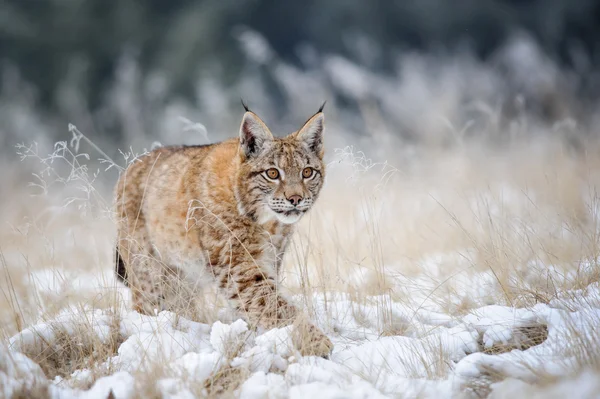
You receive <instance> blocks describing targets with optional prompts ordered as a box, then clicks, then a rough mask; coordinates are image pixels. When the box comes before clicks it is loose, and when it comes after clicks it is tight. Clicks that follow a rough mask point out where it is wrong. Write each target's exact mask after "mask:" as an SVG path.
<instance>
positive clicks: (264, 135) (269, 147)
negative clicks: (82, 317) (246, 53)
mask: <svg viewBox="0 0 600 399" xmlns="http://www.w3.org/2000/svg"><path fill="white" fill-rule="evenodd" d="M322 111H323V107H321V109H319V111H318V112H317V113H316V114H315V115H313V116H312V117H311V118H310V119H309V120H308V121H307V122H306V123H305V124H304V126H303V127H302V128H301V129H300V130H299V131H297V132H294V133H292V134H290V135H289V136H287V137H284V138H276V137H273V135H272V134H271V132H270V131H269V129H268V128H267V126H266V125H265V124H264V123H263V121H262V120H261V119H260V118H259V117H258V116H257V115H256V114H254V113H253V112H251V111H249V110H248V108H247V107H246V113H245V114H244V117H243V119H242V124H241V127H240V137H239V139H231V140H228V141H224V142H222V143H217V144H212V145H206V146H190V147H187V146H183V147H163V148H158V149H156V150H154V151H152V152H150V153H149V154H148V155H146V156H144V157H143V158H141V159H140V160H139V161H137V162H135V163H133V164H131V166H129V168H128V169H127V170H126V171H125V172H124V173H123V174H122V176H121V178H120V179H119V182H118V184H117V189H116V207H117V212H118V217H119V224H118V243H117V274H118V276H119V277H120V278H121V279H122V281H123V282H125V283H127V284H128V285H129V286H130V287H131V290H132V296H133V306H134V308H135V309H136V310H137V311H139V312H143V313H152V312H153V310H154V309H156V308H158V309H164V308H168V307H169V305H170V304H173V303H175V302H176V301H177V300H179V301H181V300H182V298H181V295H182V292H186V291H185V290H181V289H178V290H177V292H174V290H173V289H171V287H175V286H178V287H181V283H182V282H183V283H186V284H188V285H189V286H190V287H192V286H195V285H196V284H198V283H199V282H200V280H203V279H204V280H205V279H209V280H211V279H212V280H213V281H215V282H216V284H217V286H218V287H219V290H220V292H222V293H223V294H224V295H225V296H226V297H227V298H228V299H229V300H230V301H232V302H233V303H234V304H235V306H236V308H237V309H238V310H239V311H241V313H242V314H244V315H245V317H246V318H247V319H248V321H249V322H250V323H252V324H253V325H255V326H262V327H264V328H272V327H276V326H283V325H286V324H291V323H292V322H295V321H296V322H297V320H302V318H299V317H298V316H300V315H299V311H298V310H297V309H296V307H294V305H292V304H291V303H289V302H288V300H287V299H285V298H284V297H283V296H282V295H281V294H280V293H279V292H278V289H277V274H278V271H279V268H280V265H281V260H282V257H283V254H284V252H285V249H286V246H287V244H288V241H289V240H290V237H291V235H292V232H293V226H294V223H296V222H297V221H298V220H299V219H300V218H301V217H302V215H304V214H305V213H306V212H307V211H308V210H309V209H310V208H311V206H312V205H313V204H314V202H315V200H316V199H317V197H318V195H319V191H320V190H321V187H322V185H323V178H324V174H325V164H324V163H323V128H324V117H323V112H322ZM187 292H192V291H191V290H188V291H187ZM176 296H178V297H179V298H175V297H176ZM183 299H184V300H185V298H183ZM297 323H300V324H297V326H298V327H299V326H303V327H304V328H305V331H307V332H308V334H309V335H308V337H309V340H308V341H309V342H308V343H306V344H307V345H305V346H304V347H303V348H299V349H300V350H301V352H303V353H304V354H314V355H321V356H326V355H328V354H329V353H330V351H331V349H332V344H331V341H330V340H329V339H328V338H327V337H326V336H325V335H324V334H323V333H322V332H321V331H320V330H319V329H318V328H316V327H314V326H313V325H312V324H311V323H308V322H306V321H300V322H297Z"/></svg>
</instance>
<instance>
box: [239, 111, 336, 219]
mask: <svg viewBox="0 0 600 399" xmlns="http://www.w3.org/2000/svg"><path fill="white" fill-rule="evenodd" d="M323 122H324V120H323V113H322V112H318V113H317V114H315V115H314V116H313V117H312V118H310V119H309V120H308V121H307V122H306V123H305V124H304V126H303V127H302V128H301V129H300V130H299V131H297V132H294V133H292V134H290V135H289V136H287V137H284V138H275V137H273V135H272V134H271V132H270V131H269V129H268V128H267V127H266V125H265V124H264V123H263V122H262V121H261V120H260V118H258V116H256V115H255V114H253V113H252V112H246V114H245V115H244V119H243V120H242V126H241V128H240V158H241V163H242V165H241V168H240V175H239V177H238V186H237V196H238V201H239V203H238V204H239V206H238V209H239V210H240V213H242V214H244V213H247V214H254V215H255V217H256V218H257V220H259V221H261V222H266V221H268V220H271V219H273V218H276V219H277V220H279V221H280V222H282V223H285V224H292V223H295V222H297V221H298V220H300V218H301V217H302V215H304V214H305V213H306V212H307V211H308V210H309V209H310V208H311V207H312V205H313V204H314V202H315V200H316V199H317V197H318V195H319V192H320V190H321V187H322V186H323V179H324V174H325V164H324V163H323V140H322V135H323V127H324V125H323Z"/></svg>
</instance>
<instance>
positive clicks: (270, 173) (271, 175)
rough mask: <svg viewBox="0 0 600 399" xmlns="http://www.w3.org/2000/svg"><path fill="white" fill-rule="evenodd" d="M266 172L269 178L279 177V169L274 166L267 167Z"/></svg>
mask: <svg viewBox="0 0 600 399" xmlns="http://www.w3.org/2000/svg"><path fill="white" fill-rule="evenodd" d="M266 174H267V177H268V178H269V179H273V180H275V179H278V178H279V171H278V170H277V169H275V168H271V169H268V170H267V172H266Z"/></svg>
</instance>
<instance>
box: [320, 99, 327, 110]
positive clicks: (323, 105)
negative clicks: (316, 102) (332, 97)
mask: <svg viewBox="0 0 600 399" xmlns="http://www.w3.org/2000/svg"><path fill="white" fill-rule="evenodd" d="M325 104H327V100H325V101H323V104H321V108H319V112H323V108H325Z"/></svg>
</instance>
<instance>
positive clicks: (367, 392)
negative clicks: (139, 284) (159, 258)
mask: <svg viewBox="0 0 600 399" xmlns="http://www.w3.org/2000/svg"><path fill="white" fill-rule="evenodd" d="M434 261H435V262H437V264H439V263H440V262H443V259H442V258H439V259H436V260H434ZM434 261H432V262H434ZM584 267H585V265H584ZM434 269H435V267H434ZM440 273H441V270H440ZM475 276H479V277H475V279H476V280H477V281H476V283H473V282H471V284H479V283H480V282H485V281H489V280H488V278H487V277H485V275H484V274H480V275H478V274H475ZM465 284H466V282H465ZM480 289H481V287H479V288H473V289H472V290H471V291H470V292H473V291H474V290H480ZM295 299H296V300H297V302H298V303H301V299H302V298H300V297H298V298H295ZM311 299H312V305H313V306H312V307H313V309H314V320H315V321H316V323H317V324H318V325H319V327H320V328H322V329H323V331H325V332H326V334H328V336H329V337H330V338H331V340H332V342H334V344H335V348H334V351H333V353H332V355H331V356H330V359H322V358H318V357H310V356H307V357H303V356H301V355H300V353H299V352H298V351H297V350H296V348H295V347H294V345H293V341H292V335H293V334H292V333H293V330H292V328H293V327H292V326H287V327H283V328H275V329H272V330H268V331H260V330H259V331H254V330H251V329H250V328H249V326H248V324H247V323H246V322H245V321H243V320H239V319H238V320H232V321H231V322H227V323H226V322H223V321H216V322H214V323H213V324H211V325H209V324H203V323H198V322H194V321H191V320H187V319H185V318H182V317H179V316H178V315H176V314H174V313H172V312H167V311H163V312H160V313H158V314H157V315H155V316H147V315H141V314H138V313H137V312H133V311H127V310H125V308H122V309H110V310H100V309H91V308H83V309H82V308H65V309H64V310H63V311H62V312H60V313H59V314H58V315H57V316H56V317H55V318H54V319H52V320H47V321H43V322H40V323H38V324H35V325H33V326H31V327H28V328H26V329H24V330H23V331H21V332H20V333H18V334H16V335H15V336H13V337H12V338H10V339H9V340H8V342H7V344H6V345H4V346H0V395H1V396H2V397H4V398H10V397H11V396H12V395H13V394H15V392H18V391H19V390H20V389H28V388H31V387H33V386H35V384H39V383H40V382H41V383H44V384H46V386H48V388H49V391H48V392H49V393H50V396H51V397H52V398H60V399H71V398H106V397H108V395H109V393H110V392H112V394H113V395H114V397H115V398H117V399H129V398H133V397H134V396H135V392H136V387H137V386H138V385H137V384H138V382H137V380H136V378H137V376H139V375H140V373H144V372H149V373H152V372H153V370H155V369H156V368H157V367H158V368H159V369H160V370H161V372H160V373H158V374H156V378H155V379H154V380H152V381H150V382H146V383H149V384H154V387H153V388H154V389H155V390H156V392H159V393H160V394H161V395H162V396H163V397H165V398H177V399H187V398H193V397H196V396H197V394H198V392H199V389H200V390H201V389H204V388H203V384H204V382H206V381H208V380H209V379H210V378H211V376H213V375H214V374H215V372H217V371H218V370H220V369H222V368H223V367H230V368H233V369H237V370H242V371H243V375H244V376H245V377H244V380H243V381H242V383H241V384H240V385H239V386H238V387H237V389H236V391H235V395H236V396H237V397H240V398H245V399H258V398H288V397H289V398H305V397H315V398H316V397H318V398H384V397H395V396H397V395H398V394H399V393H401V394H402V395H403V396H406V397H416V396H422V397H436V398H444V397H452V396H454V395H455V394H456V393H457V392H459V391H464V390H465V389H469V388H468V387H469V386H471V385H472V383H473V382H478V381H479V382H482V381H483V382H487V383H488V386H489V390H490V392H491V394H492V397H502V395H511V394H514V393H515V392H520V390H521V391H523V390H530V389H532V386H533V384H535V383H536V381H537V380H538V376H539V375H540V374H544V375H547V376H556V377H560V376H565V375H569V374H570V372H571V371H572V370H573V369H574V368H575V366H576V365H577V364H579V363H577V362H578V358H580V357H581V356H582V353H583V354H584V355H585V353H584V352H585V351H586V350H590V349H593V348H592V347H591V346H590V345H596V344H597V342H600V340H599V338H600V337H599V336H598V335H599V333H597V332H596V331H600V329H599V328H600V288H599V285H598V283H592V284H590V285H589V286H587V287H586V288H584V289H577V290H572V291H566V292H563V293H562V294H560V295H558V296H557V297H556V298H555V299H553V300H552V301H550V302H549V303H547V304H537V305H535V306H533V307H531V308H528V309H525V308H513V307H508V306H499V305H488V306H481V307H478V308H475V309H473V310H471V311H469V312H468V313H467V314H464V315H462V316H450V315H448V314H446V313H444V312H443V311H442V310H441V309H440V308H439V307H436V306H435V304H433V303H430V302H428V301H427V298H425V297H419V296H417V297H416V302H417V303H420V306H418V307H414V308H413V307H412V305H409V304H407V303H403V302H400V301H396V300H393V298H392V297H390V296H385V295H377V296H368V297H364V298H361V300H360V301H359V302H357V301H356V300H353V299H352V298H351V297H350V295H348V294H344V293H325V294H319V295H317V294H315V295H314V297H313V298H311ZM385 323H388V324H389V323H391V324H392V325H394V326H396V327H399V329H398V330H397V331H395V330H393V331H390V332H388V333H387V334H386V336H384V335H382V333H381V332H382V331H383V330H384V326H385ZM82 332H85V334H87V335H85V334H83V333H82ZM115 333H118V334H119V335H120V336H121V338H122V343H121V344H120V345H119V347H118V350H117V352H116V353H114V355H113V356H111V357H109V358H107V359H106V361H105V363H103V364H99V365H96V367H97V368H98V369H99V370H110V373H109V374H110V375H107V376H104V377H102V378H99V379H97V380H96V381H95V382H94V381H93V376H94V373H92V372H91V371H90V370H88V369H80V370H75V371H74V372H73V374H72V375H71V376H68V377H64V378H60V377H57V378H54V379H53V381H48V380H47V378H46V376H45V375H44V372H43V371H42V369H41V368H40V366H38V365H37V364H36V363H35V362H34V361H33V360H32V359H33V358H35V357H34V356H35V354H40V353H44V351H46V350H49V349H50V350H51V349H52V348H53V347H54V346H55V345H57V340H58V339H59V338H60V337H63V338H64V336H65V335H66V336H68V337H71V338H72V339H78V340H81V342H80V344H81V345H87V344H93V343H94V342H108V340H109V339H111V337H113V336H114V334H115ZM531 333H533V334H538V335H540V336H543V338H542V339H539V340H538V341H536V345H534V346H531V344H530V342H531V337H529V336H528V335H527V334H531ZM528 343H529V344H528ZM497 348H507V350H505V351H504V352H503V353H499V352H502V351H501V350H500V351H497V352H495V349H497ZM26 355H29V356H31V358H29V357H27V356H26ZM490 375H497V376H502V378H501V380H499V381H496V380H490ZM586 375H587V377H585V376H581V377H574V379H573V381H574V382H572V384H579V385H581V387H580V388H581V389H580V392H588V393H590V392H598V390H599V389H600V386H599V384H598V383H597V381H596V380H595V379H593V378H592V377H590V375H591V374H586ZM92 382H93V384H92ZM77 383H80V385H79V386H82V385H86V384H81V383H87V385H90V384H91V388H90V389H89V390H81V389H76V388H71V387H70V386H77ZM561 384H562V385H558V386H557V389H560V390H562V392H569V391H570V389H571V388H570V387H572V386H573V385H569V382H568V381H565V382H564V383H561ZM199 387H200V388H199ZM494 395H496V396H494ZM571 396H573V395H571Z"/></svg>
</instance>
